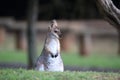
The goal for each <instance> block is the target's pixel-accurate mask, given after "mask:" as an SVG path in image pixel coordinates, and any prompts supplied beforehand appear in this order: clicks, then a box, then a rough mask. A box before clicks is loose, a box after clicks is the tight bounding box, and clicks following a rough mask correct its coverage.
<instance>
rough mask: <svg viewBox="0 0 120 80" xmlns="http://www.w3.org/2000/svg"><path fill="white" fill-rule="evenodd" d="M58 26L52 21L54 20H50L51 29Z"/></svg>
mask: <svg viewBox="0 0 120 80" xmlns="http://www.w3.org/2000/svg"><path fill="white" fill-rule="evenodd" d="M57 26H58V25H57V21H56V20H55V19H54V20H52V21H51V28H55V27H57Z"/></svg>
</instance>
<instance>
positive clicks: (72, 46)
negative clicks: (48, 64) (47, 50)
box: [0, 0, 120, 71]
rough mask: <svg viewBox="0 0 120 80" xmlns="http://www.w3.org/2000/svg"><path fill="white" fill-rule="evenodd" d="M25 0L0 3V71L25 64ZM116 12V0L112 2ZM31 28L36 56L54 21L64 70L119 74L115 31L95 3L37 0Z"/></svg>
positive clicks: (87, 0)
mask: <svg viewBox="0 0 120 80" xmlns="http://www.w3.org/2000/svg"><path fill="white" fill-rule="evenodd" d="M28 2H29V0H3V1H0V68H19V67H21V68H26V67H27V64H28V46H27V43H28V42H27V35H26V29H27V16H28V14H29V13H28V14H27V11H28ZM113 3H114V4H115V6H116V7H118V8H119V9H120V2H119V0H113ZM38 4H39V6H38V17H37V21H36V26H34V27H35V33H36V37H35V41H36V48H37V49H36V50H37V57H38V56H39V55H40V53H41V50H42V48H43V45H44V41H45V36H46V33H47V28H48V26H49V25H50V21H51V20H52V19H56V20H57V22H58V25H59V27H60V28H61V31H62V34H63V37H62V39H60V42H61V55H62V58H63V62H64V65H65V70H80V71H82V70H83V71H88V70H95V71H120V62H119V61H120V55H118V54H119V53H118V33H117V30H116V29H115V28H114V27H113V26H112V25H110V24H109V23H108V22H107V21H105V20H104V19H103V17H102V15H101V14H100V12H99V10H98V8H97V4H96V2H95V0H39V2H38Z"/></svg>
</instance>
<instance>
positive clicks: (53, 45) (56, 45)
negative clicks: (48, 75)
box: [47, 39, 60, 54]
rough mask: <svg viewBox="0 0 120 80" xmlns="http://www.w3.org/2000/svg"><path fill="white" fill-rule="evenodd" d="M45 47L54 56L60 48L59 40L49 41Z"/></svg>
mask: <svg viewBox="0 0 120 80" xmlns="http://www.w3.org/2000/svg"><path fill="white" fill-rule="evenodd" d="M47 47H48V49H49V50H50V52H52V54H56V53H57V52H58V50H59V48H60V43H59V40H58V39H51V40H50V42H49V44H48V46H47Z"/></svg>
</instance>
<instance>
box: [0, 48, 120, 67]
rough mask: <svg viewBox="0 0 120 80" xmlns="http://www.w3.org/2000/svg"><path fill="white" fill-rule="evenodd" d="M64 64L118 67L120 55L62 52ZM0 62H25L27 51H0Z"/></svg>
mask: <svg viewBox="0 0 120 80" xmlns="http://www.w3.org/2000/svg"><path fill="white" fill-rule="evenodd" d="M62 59H63V62H64V64H65V65H70V66H82V67H102V68H120V62H119V61H120V57H118V56H115V55H114V56H112V55H98V54H97V55H95V54H94V55H90V56H88V57H82V56H78V54H75V53H63V54H62ZM0 62H16V63H17V62H19V63H24V64H27V53H26V52H23V51H10V50H6V51H5V50H3V51H0Z"/></svg>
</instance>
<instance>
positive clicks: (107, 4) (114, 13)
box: [97, 0, 120, 55]
mask: <svg viewBox="0 0 120 80" xmlns="http://www.w3.org/2000/svg"><path fill="white" fill-rule="evenodd" d="M118 2H119V1H118ZM97 4H98V5H99V6H98V7H99V9H100V10H101V13H103V14H104V16H105V19H106V20H108V22H109V23H110V24H112V25H113V26H114V27H115V28H116V29H117V31H118V35H119V36H118V37H119V38H118V39H119V40H118V41H119V44H118V45H119V47H118V53H119V55H120V10H119V9H118V8H117V7H116V6H115V5H114V4H113V2H112V0H97ZM119 4H120V3H119Z"/></svg>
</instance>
